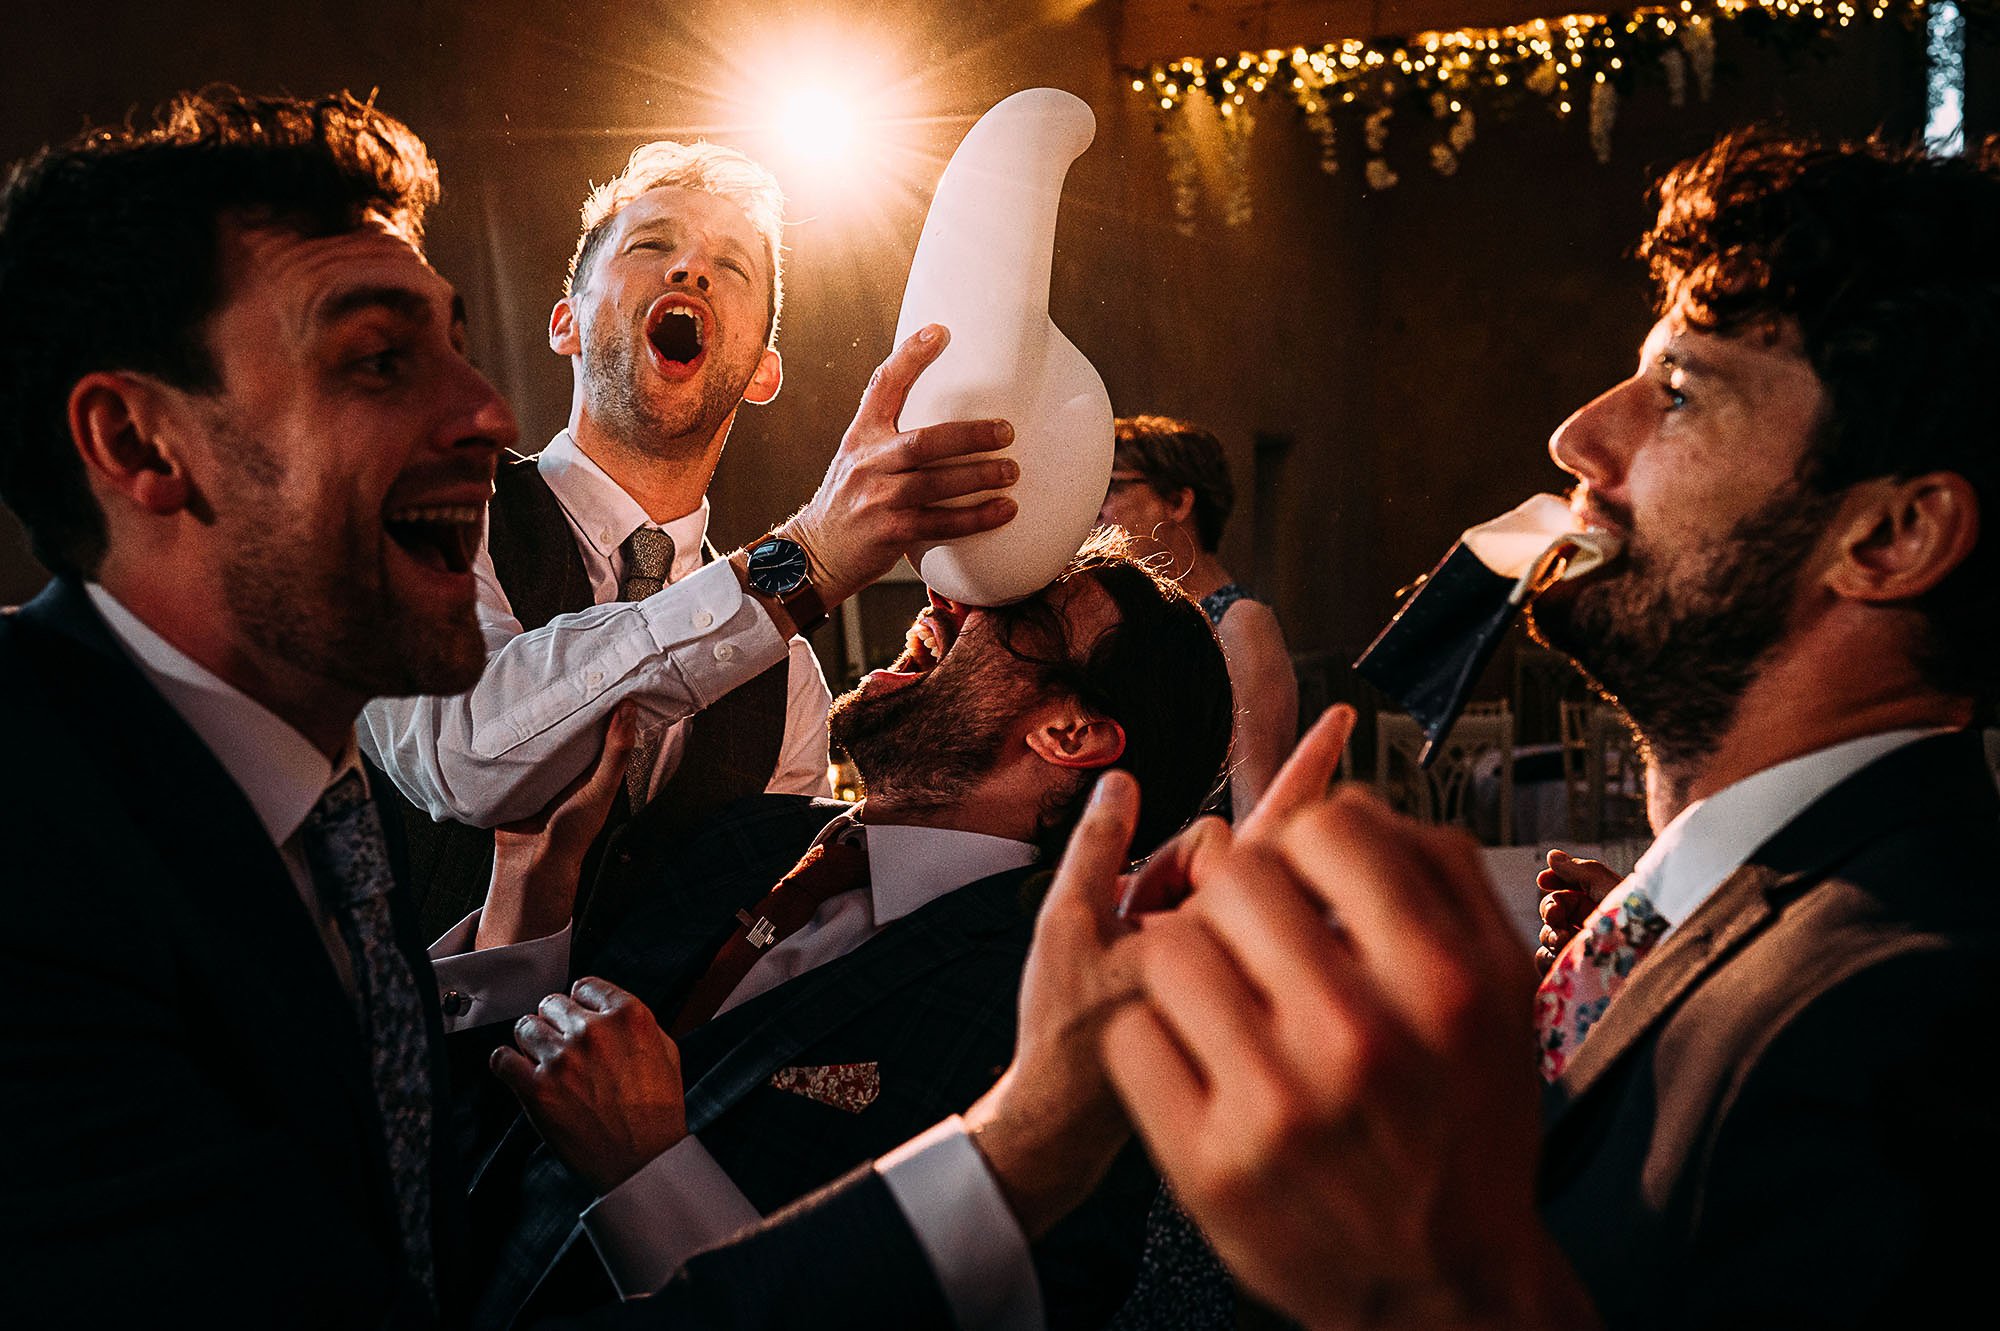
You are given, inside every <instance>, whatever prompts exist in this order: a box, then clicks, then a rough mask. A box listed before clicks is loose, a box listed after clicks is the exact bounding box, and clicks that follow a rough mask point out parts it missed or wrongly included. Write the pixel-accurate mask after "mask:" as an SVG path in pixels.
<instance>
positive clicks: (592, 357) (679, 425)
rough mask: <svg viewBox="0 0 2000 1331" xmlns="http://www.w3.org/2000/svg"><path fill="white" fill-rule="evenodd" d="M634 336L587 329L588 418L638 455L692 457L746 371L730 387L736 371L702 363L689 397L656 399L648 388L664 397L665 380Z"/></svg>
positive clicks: (746, 379)
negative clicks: (670, 400) (694, 391)
mask: <svg viewBox="0 0 2000 1331" xmlns="http://www.w3.org/2000/svg"><path fill="white" fill-rule="evenodd" d="M638 337H639V335H637V334H628V333H627V332H626V331H625V330H623V329H620V328H618V327H616V326H615V325H611V324H609V323H606V322H600V323H596V324H593V325H592V326H591V327H590V328H589V329H588V330H587V333H586V337H585V343H584V357H583V396H584V403H585V405H586V406H587V407H588V408H589V410H590V417H591V421H592V423H593V424H594V425H595V426H596V427H597V429H598V431H599V432H600V433H601V434H603V435H604V436H606V437H608V438H610V439H613V440H615V441H617V443H618V445H619V446H620V447H621V448H623V449H625V450H627V451H629V452H631V453H633V454H635V455H637V456H639V457H644V458H650V459H652V460H654V461H656V462H663V463H687V462H692V461H695V460H697V459H699V458H701V457H703V456H704V455H705V454H706V453H707V452H708V448H709V445H710V444H711V443H712V442H713V441H714V438H715V433H716V431H718V430H720V429H721V428H722V424H723V422H724V421H726V420H728V419H729V414H730V413H731V412H732V411H734V410H736V406H737V404H738V403H740V402H741V401H742V400H743V393H744V390H745V389H747V388H748V387H749V383H750V373H749V372H748V371H746V372H744V373H743V374H742V376H741V378H742V382H741V383H740V384H736V386H735V387H734V388H733V389H732V388H731V384H732V383H734V382H735V379H736V377H737V376H736V375H734V374H731V373H725V372H723V371H722V369H720V368H719V367H717V366H715V365H713V364H709V365H705V366H704V367H703V370H702V375H701V378H700V380H699V382H698V383H697V384H696V385H695V387H697V388H698V389H699V392H698V394H696V395H694V396H693V400H692V401H691V402H688V401H686V400H685V398H683V399H681V400H679V401H676V402H674V403H672V404H668V403H664V402H660V401H655V400H653V398H652V397H650V396H649V395H648V393H647V388H648V387H649V386H650V387H652V388H653V389H654V390H655V392H656V393H657V394H658V396H660V397H666V396H667V393H666V389H667V385H666V384H665V383H663V382H661V381H659V380H658V379H657V378H656V377H655V376H654V375H653V373H652V367H651V366H650V365H649V364H647V363H645V362H644V360H643V356H644V353H643V352H642V351H639V350H638V349H637V348H636V347H635V346H634V341H635V339H636V338H638ZM710 354H711V355H714V354H717V353H714V352H711V353H710ZM750 368H751V370H754V369H755V366H754V365H753V366H752V367H750Z"/></svg>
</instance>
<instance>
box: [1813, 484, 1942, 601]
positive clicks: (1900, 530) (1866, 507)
mask: <svg viewBox="0 0 2000 1331" xmlns="http://www.w3.org/2000/svg"><path fill="white" fill-rule="evenodd" d="M1840 524H1841V525H1840V527H1839V530H1838V533H1837V534H1838V537H1839V543H1838V545H1837V546H1836V548H1835V551H1834V558H1833V566H1832V567H1831V568H1830V569H1829V570H1828V573H1827V583H1828V586H1829V587H1831V588H1832V590H1833V591H1834V592H1835V593H1836V594H1838V595H1840V596H1842V597H1845V598H1846V599H1848V600H1852V601H1860V602H1863V603H1866V604H1876V605H1879V604H1885V603H1890V602H1896V601H1908V600H1911V599H1913V598H1915V597H1918V596H1921V595H1923V594H1924V593H1925V592H1928V591H1930V590H1931V589H1932V588H1933V587H1935V586H1937V585H1938V584H1939V583H1940V582H1942V581H1944V579H1945V576H1946V575H1947V574H1949V573H1950V572H1951V571H1952V570H1953V569H1955V568H1957V567H1958V566H1959V565H1960V564H1962V563H1964V562H1965V560H1966V557H1967V556H1968V555H1970V554H1971V553H1972V551H1973V548H1974V547H1975V546H1976V545H1978V543H1979V495H1978V493H1977V492H1976V491H1974V490H1973V488H1972V482H1970V481H1968V480H1966V479H1965V477H1963V476H1961V475H1959V474H1958V473H1957V472H1952V471H1934V472H1926V473H1925V474H1924V475H1921V476H1912V477H1910V478H1908V479H1906V480H1900V481H1899V480H1893V479H1882V480H1876V481H1868V482H1864V483H1863V484H1861V485H1858V486H1856V487H1855V488H1854V494H1853V497H1852V498H1851V499H1850V500H1849V502H1848V505H1847V506H1846V508H1845V509H1844V510H1843V512H1842V515H1841V518H1840Z"/></svg>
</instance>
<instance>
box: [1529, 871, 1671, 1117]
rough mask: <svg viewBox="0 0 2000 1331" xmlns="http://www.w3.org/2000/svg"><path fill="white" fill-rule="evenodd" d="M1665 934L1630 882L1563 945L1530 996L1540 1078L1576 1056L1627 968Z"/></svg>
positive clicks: (1611, 895)
mask: <svg viewBox="0 0 2000 1331" xmlns="http://www.w3.org/2000/svg"><path fill="white" fill-rule="evenodd" d="M1666 931H1667V921H1666V920H1665V919H1664V918H1663V917H1662V916H1661V915H1660V913H1659V912H1658V911H1657V910H1655V909H1654V908H1653V902H1652V898H1650V897H1648V896H1647V895H1646V893H1645V892H1644V891H1643V890H1642V889H1641V888H1640V887H1639V886H1638V885H1637V884H1636V883H1635V882H1634V881H1633V880H1632V879H1630V878H1627V879H1626V880H1625V881H1624V882H1622V883H1620V884H1618V886H1616V887H1614V888H1612V889H1611V891H1609V892H1607V893H1606V894H1605V896H1604V900H1603V901H1601V902H1599V903H1598V906H1597V909H1596V910H1594V911H1592V912H1591V913H1590V915H1589V916H1588V917H1587V918H1586V919H1585V920H1584V922H1583V927H1582V928H1580V929H1578V930H1577V931H1576V936H1575V937H1574V938H1572V939H1570V940H1569V942H1568V943H1567V944H1565V945H1564V947H1563V950H1562V952H1561V953H1560V954H1559V955H1558V956H1557V957H1556V959H1555V964H1554V965H1552V966H1550V967H1549V973H1548V974H1547V975H1545V976H1543V977H1542V983H1541V987H1540V988H1539V989H1537V990H1536V991H1535V1034H1536V1037H1537V1044H1538V1045H1539V1046H1540V1050H1541V1070H1542V1077H1543V1078H1544V1079H1545V1080H1547V1081H1554V1080H1555V1079H1556V1078H1557V1077H1560V1076H1561V1075H1562V1071H1563V1069H1564V1068H1565V1067H1567V1066H1568V1065H1569V1061H1570V1059H1572V1058H1574V1057H1575V1056H1576V1051H1577V1049H1578V1048H1580V1047H1581V1046H1582V1044H1583V1042H1584V1040H1585V1038H1586V1037H1588V1036H1589V1034H1590V1032H1591V1029H1592V1028H1593V1027H1594V1026H1596V1025H1597V1023H1598V1021H1599V1020H1600V1019H1602V1017H1603V1016H1604V1011H1605V1009H1606V1008H1608V1007H1610V1006H1611V1000H1612V999H1613V998H1614V997H1616V996H1617V994H1618V991H1619V990H1620V989H1621V988H1623V987H1624V984H1625V981H1626V980H1627V979H1628V978H1629V977H1630V976H1631V974H1632V968H1633V967H1634V966H1637V965H1638V964H1639V963H1640V962H1641V961H1642V960H1644V959H1645V957H1646V954H1647V953H1648V952H1651V951H1652V950H1653V944H1655V943H1657V942H1659V941H1660V935H1661V934H1663V933H1665V932H1666Z"/></svg>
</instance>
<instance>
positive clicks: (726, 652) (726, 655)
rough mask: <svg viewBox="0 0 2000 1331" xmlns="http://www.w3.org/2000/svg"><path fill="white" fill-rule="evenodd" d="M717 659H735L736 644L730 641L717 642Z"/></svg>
mask: <svg viewBox="0 0 2000 1331" xmlns="http://www.w3.org/2000/svg"><path fill="white" fill-rule="evenodd" d="M715 659H716V660H718V661H734V660H735V659H736V645H735V644H734V643H728V642H724V643H717V644H716V648H715Z"/></svg>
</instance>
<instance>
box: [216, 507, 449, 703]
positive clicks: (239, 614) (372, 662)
mask: <svg viewBox="0 0 2000 1331" xmlns="http://www.w3.org/2000/svg"><path fill="white" fill-rule="evenodd" d="M379 539H386V538H379ZM302 541H313V542H315V544H314V545H306V546H302V545H301V542H302ZM301 548H305V549H316V551H317V553H316V555H315V558H314V559H313V560H312V562H311V563H310V564H307V563H304V562H301V560H300V559H299V558H298V555H297V552H298V551H299V550H300V549H301ZM336 551H337V553H336ZM384 557H385V556H384V552H383V551H382V550H381V547H380V545H379V544H376V545H374V546H373V547H372V548H371V546H370V543H369V542H368V541H367V540H366V538H365V537H364V536H363V535H362V534H361V533H360V532H358V531H356V530H353V529H352V526H350V529H349V530H346V531H343V532H342V533H340V534H339V536H338V537H333V536H329V535H326V534H318V535H314V534H311V533H306V532H302V531H290V532H288V531H286V530H285V529H284V528H283V527H281V526H270V525H267V526H265V527H262V528H260V530H259V533H258V534H257V535H255V536H248V537H246V538H245V539H244V540H242V541H240V542H239V543H238V545H237V546H236V548H235V549H234V550H233V551H232V553H231V556H230V560H229V563H228V566H227V572H228V583H227V595H228V601H229V608H230V612H231V614H232V615H233V616H234V618H235V620H236V623H237V627H238V631H239V632H240V633H241V634H242V636H243V638H244V640H245V641H246V642H247V643H249V644H250V645H251V646H253V647H254V648H255V649H256V650H258V651H259V652H261V653H263V654H264V655H265V656H267V657H268V658H269V659H271V660H274V661H279V662H283V663H284V664H285V665H287V666H288V667H290V668H291V669H292V670H294V671H296V672H298V673H299V674H301V675H303V676H305V677H307V678H311V679H318V680H323V681H325V682H326V683H327V684H329V685H332V686H334V687H337V688H341V689H345V690H347V691H348V692H351V693H354V694H356V695H358V696H360V697H363V698H398V697H415V696H422V695H446V694H454V693H462V692H464V691H465V690H466V689H469V688H471V687H472V686H473V685H474V684H475V683H477V682H478V680H479V675H480V672H481V671H482V670H483V669H484V668H485V664H486V646H485V641H484V639H483V637H482V636H481V634H480V631H479V621H478V617H477V615H476V613H475V611H474V605H473V601H472V600H471V598H469V597H468V598H467V599H466V601H465V602H464V604H462V605H459V606H454V607H453V608H452V609H451V611H450V612H449V613H447V614H444V615H439V614H436V613H434V612H423V611H418V610H417V609H415V608H414V607H412V606H410V605H408V604H406V603H405V602H403V601H402V600H401V599H400V598H399V597H398V596H397V595H396V594H395V592H394V591H393V589H392V584H391V580H390V578H389V577H388V575H387V571H386V570H385V569H384V568H383V560H384Z"/></svg>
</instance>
